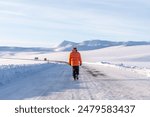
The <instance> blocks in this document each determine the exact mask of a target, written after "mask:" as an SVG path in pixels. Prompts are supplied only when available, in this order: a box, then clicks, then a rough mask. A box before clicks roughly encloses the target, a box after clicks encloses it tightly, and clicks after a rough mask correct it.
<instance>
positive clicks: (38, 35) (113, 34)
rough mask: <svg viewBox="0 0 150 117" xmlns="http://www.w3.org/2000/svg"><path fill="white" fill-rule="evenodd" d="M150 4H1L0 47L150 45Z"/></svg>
mask: <svg viewBox="0 0 150 117" xmlns="http://www.w3.org/2000/svg"><path fill="white" fill-rule="evenodd" d="M149 11H150V1H149V0H0V46H5V45H6V46H41V47H50V46H54V45H57V44H59V43H60V42H62V41H63V40H70V41H75V42H81V41H84V40H91V39H101V40H110V41H129V40H130V41H131V40H132V41H150V12H149Z"/></svg>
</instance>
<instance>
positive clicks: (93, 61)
mask: <svg viewBox="0 0 150 117" xmlns="http://www.w3.org/2000/svg"><path fill="white" fill-rule="evenodd" d="M149 50H150V46H148V45H147V46H128V47H127V46H116V47H109V48H104V49H98V50H92V51H82V52H81V55H82V58H83V62H84V63H83V66H82V67H81V69H80V80H79V81H77V82H74V81H73V79H72V76H71V75H72V74H71V67H70V66H68V65H67V64H65V63H61V61H68V56H69V52H50V53H46V52H45V53H41V52H16V53H15V52H0V99H150V92H149V90H150V52H149ZM35 57H38V58H39V60H34V58H35ZM44 58H47V59H48V60H49V61H44ZM54 61H56V62H54Z"/></svg>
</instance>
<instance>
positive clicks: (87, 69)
mask: <svg viewBox="0 0 150 117" xmlns="http://www.w3.org/2000/svg"><path fill="white" fill-rule="evenodd" d="M82 68H83V69H85V70H86V72H88V73H89V74H91V75H92V76H93V77H98V76H103V77H104V76H106V75H105V74H104V73H101V72H100V71H97V70H95V69H90V68H89V67H87V66H82Z"/></svg>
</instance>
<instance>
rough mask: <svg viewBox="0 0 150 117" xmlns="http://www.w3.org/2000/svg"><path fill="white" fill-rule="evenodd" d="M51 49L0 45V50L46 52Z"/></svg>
mask: <svg viewBox="0 0 150 117" xmlns="http://www.w3.org/2000/svg"><path fill="white" fill-rule="evenodd" d="M46 51H53V49H51V48H40V47H39V48H38V47H33V48H32V47H9V46H0V52H46Z"/></svg>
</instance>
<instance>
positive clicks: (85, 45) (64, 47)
mask: <svg viewBox="0 0 150 117" xmlns="http://www.w3.org/2000/svg"><path fill="white" fill-rule="evenodd" d="M121 45H123V46H137V45H150V42H144V41H128V42H113V41H104V40H88V41H83V42H81V43H75V42H71V41H66V40H65V41H63V42H62V43H61V44H60V45H59V46H58V47H57V48H55V49H54V50H55V51H70V50H71V49H72V48H73V47H77V48H78V49H79V50H80V51H81V50H82V51H83V50H95V49H101V48H106V47H112V46H121Z"/></svg>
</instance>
